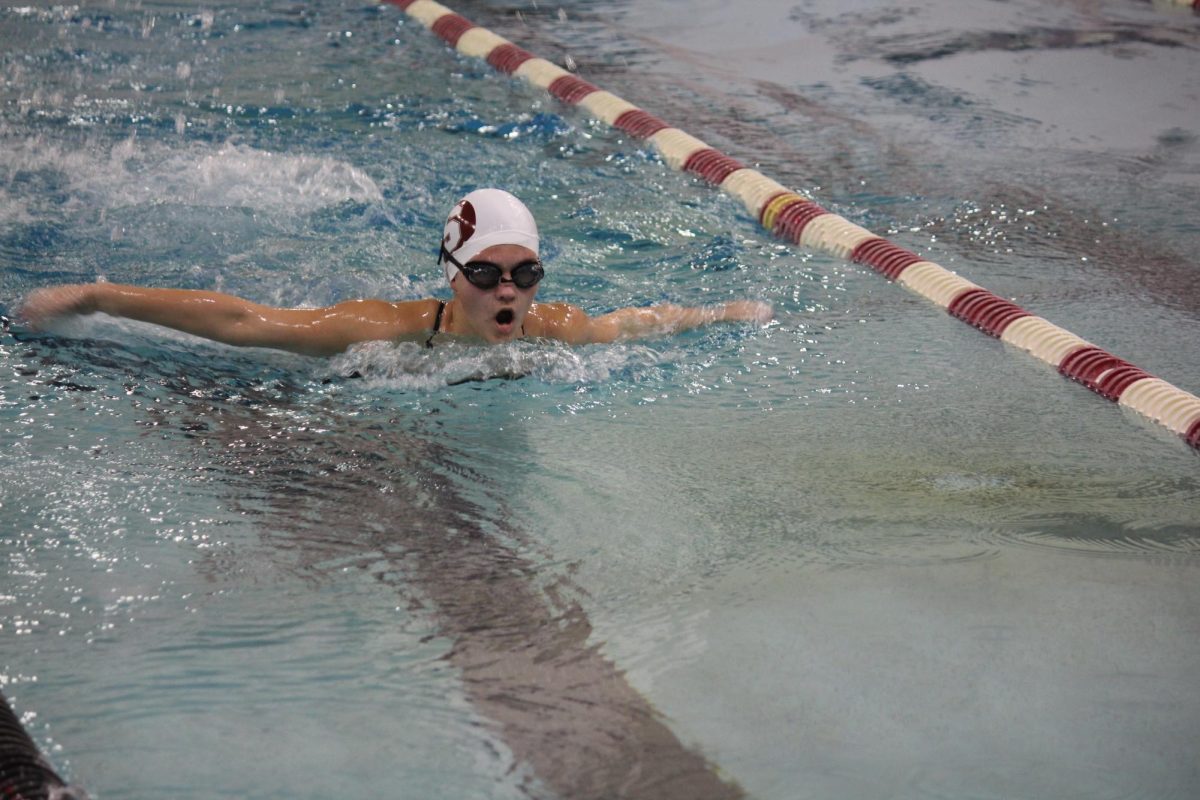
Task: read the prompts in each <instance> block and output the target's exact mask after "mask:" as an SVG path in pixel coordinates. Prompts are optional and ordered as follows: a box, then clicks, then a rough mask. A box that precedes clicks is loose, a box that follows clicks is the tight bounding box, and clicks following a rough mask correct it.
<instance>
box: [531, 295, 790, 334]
mask: <svg viewBox="0 0 1200 800" xmlns="http://www.w3.org/2000/svg"><path fill="white" fill-rule="evenodd" d="M551 305H552V306H553V307H554V311H555V312H556V313H551V314H537V315H536V316H537V317H539V318H540V321H541V322H543V323H544V324H543V325H542V326H541V327H542V328H543V329H542V330H539V331H537V332H534V331H531V333H534V335H542V336H549V337H552V338H555V339H562V340H563V341H566V342H569V343H571V344H594V343H599V342H614V341H617V340H619V339H640V338H645V337H649V336H664V335H668V334H672V333H678V332H680V331H686V330H690V329H691V328H697V327H700V326H701V325H709V324H712V323H716V322H754V323H758V324H765V323H767V322H770V321H771V319H772V318H773V317H774V310H773V309H772V307H771V304H770V303H762V302H758V301H756V300H736V301H733V302H730V303H721V304H719V305H714V306H701V307H688V306H678V305H674V304H670V303H664V304H662V305H656V306H649V307H646V308H620V309H617V310H616V311H612V312H609V313H608V314H601V315H599V316H595V317H591V316H588V315H587V314H586V313H584V311H583V310H582V309H580V308H577V307H575V306H570V305H566V304H551Z"/></svg>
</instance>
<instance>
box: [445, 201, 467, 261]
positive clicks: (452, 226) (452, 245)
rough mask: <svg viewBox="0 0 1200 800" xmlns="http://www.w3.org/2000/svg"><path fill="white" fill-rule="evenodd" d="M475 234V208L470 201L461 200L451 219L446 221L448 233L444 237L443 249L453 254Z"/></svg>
mask: <svg viewBox="0 0 1200 800" xmlns="http://www.w3.org/2000/svg"><path fill="white" fill-rule="evenodd" d="M474 233H475V206H473V205H471V203H470V201H468V200H460V201H459V202H458V205H456V206H455V207H454V210H453V211H451V212H450V218H449V219H447V220H446V232H445V234H444V235H443V236H442V247H444V248H445V249H446V252H448V253H453V252H454V251H456V250H458V248H460V247H462V246H463V243H464V242H466V241H467V239H470V238H471V236H473V235H474Z"/></svg>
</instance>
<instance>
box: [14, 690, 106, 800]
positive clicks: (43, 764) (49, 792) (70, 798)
mask: <svg viewBox="0 0 1200 800" xmlns="http://www.w3.org/2000/svg"><path fill="white" fill-rule="evenodd" d="M0 798H4V800H87V793H86V792H84V791H83V790H82V789H80V788H78V787H76V786H70V785H68V784H67V782H66V781H64V780H63V779H62V778H61V777H59V774H58V773H57V772H55V770H54V767H53V766H51V764H50V762H49V761H48V760H47V759H46V757H45V756H44V755H42V752H41V751H40V750H39V749H38V746H37V744H36V743H34V741H33V738H32V737H31V736H30V735H29V733H28V731H26V730H25V726H24V725H22V724H21V720H19V719H17V715H16V712H14V711H13V709H12V706H11V705H10V704H9V702H8V698H7V697H5V696H4V694H3V693H0Z"/></svg>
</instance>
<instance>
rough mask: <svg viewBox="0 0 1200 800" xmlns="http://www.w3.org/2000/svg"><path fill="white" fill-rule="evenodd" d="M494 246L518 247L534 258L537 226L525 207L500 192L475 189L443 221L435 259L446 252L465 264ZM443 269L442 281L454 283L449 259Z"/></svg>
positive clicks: (452, 269)
mask: <svg viewBox="0 0 1200 800" xmlns="http://www.w3.org/2000/svg"><path fill="white" fill-rule="evenodd" d="M496 244H519V245H521V246H522V247H528V248H529V249H530V250H532V251H533V253H534V255H537V252H538V231H537V223H536V222H534V221H533V214H530V213H529V209H528V208H526V207H525V204H524V203H522V202H521V201H520V200H518V199H517V198H515V197H513V196H512V195H511V194H509V193H508V192H506V191H504V190H503V189H476V190H475V191H473V192H471V193H470V194H469V195H467V196H466V197H464V198H463V199H462V200H459V201H458V205H456V206H455V207H454V209H453V210H452V211H451V212H450V216H449V217H447V218H446V228H445V231H444V232H443V234H442V250H441V252H440V253H439V254H438V260H439V261H441V260H442V258H443V257H444V256H445V255H446V254H447V253H448V254H450V255H452V256H454V260H455V261H457V262H458V263H460V264H465V263H467V262H468V261H470V260H471V259H472V258H474V257H475V256H477V255H479V253H481V252H482V251H484V250H486V249H488V248H489V247H491V246H492V245H496ZM445 267H446V280H448V281H450V280H454V274H455V273H456V272H458V267H456V266H454V265H453V264H451V263H450V260H449V259H446V263H445Z"/></svg>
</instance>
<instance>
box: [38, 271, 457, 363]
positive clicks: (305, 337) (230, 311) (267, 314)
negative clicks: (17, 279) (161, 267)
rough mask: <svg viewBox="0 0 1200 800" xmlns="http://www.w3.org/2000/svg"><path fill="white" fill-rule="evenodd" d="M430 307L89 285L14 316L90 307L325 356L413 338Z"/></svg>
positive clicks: (50, 316) (42, 296)
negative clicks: (312, 303)
mask: <svg viewBox="0 0 1200 800" xmlns="http://www.w3.org/2000/svg"><path fill="white" fill-rule="evenodd" d="M436 306H437V304H436V301H412V302H407V303H388V302H385V301H383V300H351V301H347V302H344V303H338V304H337V305H333V306H328V307H325V308H275V307H272V306H264V305H260V304H258V303H254V302H251V301H249V300H245V299H243V298H240V297H235V296H233V295H229V294H223V293H221V292H209V291H202V290H194V289H156V288H148V287H141V286H126V285H122V284H117V283H89V284H74V285H68V286H54V287H50V288H46V289H36V290H34V291H33V292H30V293H29V295H28V296H27V297H26V298H25V301H24V302H23V303H22V305H21V308H20V309H19V311H18V314H19V316H21V317H22V318H24V319H25V320H26V321H27V322H28V323H29V324H30V325H31V326H32V327H33V328H35V329H37V328H40V327H43V326H45V325H46V324H47V323H49V322H51V321H52V320H54V319H57V318H61V317H65V316H73V315H85V314H92V313H94V312H97V311H98V312H101V313H104V314H108V315H110V316H114V317H124V318H126V319H133V320H138V321H140V322H149V323H152V324H155V325H162V326H164V327H167V328H172V329H174V330H177V331H183V332H184V333H190V334H193V335H195V336H202V337H204V338H206V339H212V340H213V341H217V342H223V343H225V344H230V345H235V346H239V347H271V348H275V349H279V350H289V351H291V352H294V353H301V354H304V355H313V356H326V355H334V354H337V353H340V352H342V351H343V350H345V349H346V348H347V347H349V346H350V345H352V344H356V343H358V342H365V341H374V340H381V339H409V338H413V337H415V336H418V335H420V334H421V333H422V332H423V331H426V330H428V329H429V328H430V327H431V325H432V321H433V316H434V314H435V313H436Z"/></svg>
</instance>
